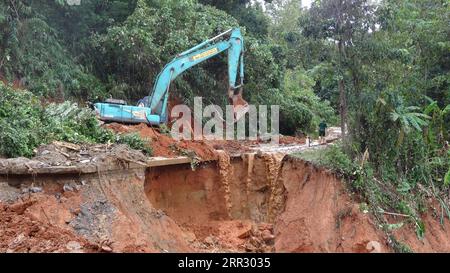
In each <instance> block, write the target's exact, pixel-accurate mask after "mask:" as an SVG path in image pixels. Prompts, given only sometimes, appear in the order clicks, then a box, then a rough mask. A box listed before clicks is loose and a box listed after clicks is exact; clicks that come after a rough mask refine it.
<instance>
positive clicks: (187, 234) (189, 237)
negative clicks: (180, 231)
mask: <svg viewBox="0 0 450 273" xmlns="http://www.w3.org/2000/svg"><path fill="white" fill-rule="evenodd" d="M184 238H185V239H186V241H188V242H189V243H193V242H194V241H195V240H197V237H196V236H195V234H194V233H193V232H190V231H186V232H184Z"/></svg>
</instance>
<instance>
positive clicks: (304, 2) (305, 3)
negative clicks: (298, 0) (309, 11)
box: [302, 0, 312, 8]
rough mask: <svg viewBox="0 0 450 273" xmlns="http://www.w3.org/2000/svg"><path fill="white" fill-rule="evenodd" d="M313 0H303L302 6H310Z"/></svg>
mask: <svg viewBox="0 0 450 273" xmlns="http://www.w3.org/2000/svg"><path fill="white" fill-rule="evenodd" d="M311 1H312V0H302V6H303V7H308V8H309V7H310V6H311Z"/></svg>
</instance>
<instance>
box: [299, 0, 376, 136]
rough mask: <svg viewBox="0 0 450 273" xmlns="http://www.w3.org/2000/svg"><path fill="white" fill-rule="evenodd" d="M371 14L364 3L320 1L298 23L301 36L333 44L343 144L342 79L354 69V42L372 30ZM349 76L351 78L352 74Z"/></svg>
mask: <svg viewBox="0 0 450 273" xmlns="http://www.w3.org/2000/svg"><path fill="white" fill-rule="evenodd" d="M373 12H374V9H373V6H371V5H370V4H369V1H366V0H323V1H316V2H314V3H313V4H312V6H311V9H310V10H309V13H308V15H309V16H308V17H305V18H304V19H303V20H302V21H301V22H300V26H301V27H302V29H303V33H304V35H306V36H309V37H313V38H320V39H325V40H330V41H332V42H334V43H335V48H336V51H337V54H336V57H337V58H336V60H335V63H336V74H337V77H336V78H337V82H338V90H339V112H340V116H341V130H342V136H343V139H344V141H346V131H347V123H348V122H347V112H348V105H347V100H348V99H347V96H348V91H347V88H346V77H348V76H347V73H348V72H352V70H353V72H355V70H356V69H357V67H352V64H354V62H353V60H352V59H351V58H350V57H351V55H350V54H349V51H351V49H352V48H353V47H354V46H355V44H357V43H358V37H360V36H362V35H364V34H365V33H369V31H374V30H375V26H374V21H373ZM352 75H353V76H355V75H356V73H353V74H352ZM353 80H356V79H355V78H354V79H353ZM347 81H348V80H347ZM353 83H354V84H353V87H354V88H355V87H356V88H358V86H357V85H356V83H357V80H356V81H353Z"/></svg>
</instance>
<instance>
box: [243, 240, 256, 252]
mask: <svg viewBox="0 0 450 273" xmlns="http://www.w3.org/2000/svg"><path fill="white" fill-rule="evenodd" d="M244 248H245V251H247V252H256V250H257V248H256V247H255V246H254V245H253V244H251V243H250V242H246V243H245V245H244Z"/></svg>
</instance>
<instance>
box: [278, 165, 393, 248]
mask: <svg viewBox="0 0 450 273" xmlns="http://www.w3.org/2000/svg"><path fill="white" fill-rule="evenodd" d="M280 179H281V180H282V181H283V184H284V187H285V189H286V193H285V194H286V204H285V208H284V211H283V212H282V213H281V214H280V215H279V216H278V217H277V218H276V220H275V236H277V237H276V239H275V250H276V251H277V252H371V251H376V252H380V251H381V252H389V251H390V249H389V247H388V246H387V245H386V243H385V242H386V239H385V238H384V237H385V236H384V234H383V233H382V232H381V231H379V230H378V229H377V228H376V227H375V224H374V222H373V220H372V219H371V217H370V216H369V215H368V214H364V213H362V212H361V211H360V209H359V206H358V204H356V203H354V202H353V201H352V200H351V198H350V196H349V194H348V192H347V191H346V190H345V188H344V185H343V183H342V181H341V180H340V179H338V178H337V177H336V176H335V175H333V174H332V173H330V172H327V171H326V170H322V169H318V168H316V167H314V166H312V165H311V164H309V163H305V162H302V161H298V160H296V159H290V160H287V161H285V162H284V163H283V167H282V172H281V177H280ZM374 244H375V245H377V246H379V247H377V248H378V249H375V250H374V249H372V247H371V246H372V245H374Z"/></svg>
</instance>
